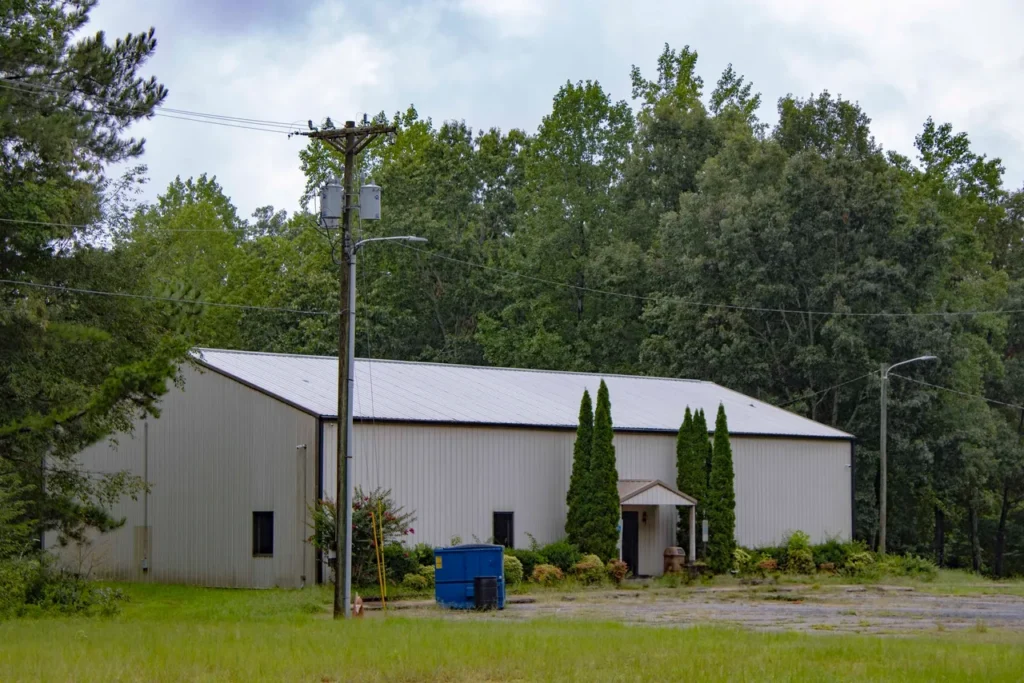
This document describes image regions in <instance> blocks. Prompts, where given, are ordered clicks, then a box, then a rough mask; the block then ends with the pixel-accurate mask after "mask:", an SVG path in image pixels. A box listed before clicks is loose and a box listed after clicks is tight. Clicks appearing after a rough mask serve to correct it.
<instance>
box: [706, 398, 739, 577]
mask: <svg viewBox="0 0 1024 683" xmlns="http://www.w3.org/2000/svg"><path fill="white" fill-rule="evenodd" d="M705 509H706V510H707V517H708V526H709V527H710V529H709V536H710V538H709V539H708V565H709V566H710V567H711V569H712V570H713V571H715V572H718V573H721V572H725V571H728V569H729V567H731V566H732V555H733V551H734V550H735V549H736V537H735V534H736V491H735V489H734V488H733V469H732V446H731V445H730V444H729V425H728V424H727V423H726V420H725V406H723V405H721V404H719V406H718V417H717V418H716V419H715V442H714V446H713V453H712V456H711V479H710V481H709V484H708V504H707V506H706V508H705Z"/></svg>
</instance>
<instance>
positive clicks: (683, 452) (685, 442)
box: [676, 406, 700, 548]
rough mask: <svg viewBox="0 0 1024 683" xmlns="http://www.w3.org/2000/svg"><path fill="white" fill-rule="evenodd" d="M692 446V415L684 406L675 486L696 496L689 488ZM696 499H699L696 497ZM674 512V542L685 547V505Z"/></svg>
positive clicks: (687, 536) (686, 523)
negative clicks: (675, 513)
mask: <svg viewBox="0 0 1024 683" xmlns="http://www.w3.org/2000/svg"><path fill="white" fill-rule="evenodd" d="M694 446H695V442H694V439H693V415H691V414H690V406H686V412H685V413H684V414H683V424H682V426H681V427H679V434H678V435H676V488H677V489H679V490H680V491H682V492H683V493H687V494H689V495H691V496H694V497H695V498H696V496H695V495H694V494H693V493H691V492H690V490H689V489H690V488H692V484H693V476H692V474H693V473H692V471H691V469H690V462H691V461H692V460H693V449H694ZM697 500H700V499H699V498H698V499H697ZM676 512H677V513H678V515H679V524H678V527H677V528H676V543H677V544H678V545H680V546H682V547H684V548H685V547H686V546H687V543H688V541H689V532H690V522H689V511H688V510H687V509H686V508H685V507H682V506H680V507H677V508H676Z"/></svg>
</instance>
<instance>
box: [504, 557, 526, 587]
mask: <svg viewBox="0 0 1024 683" xmlns="http://www.w3.org/2000/svg"><path fill="white" fill-rule="evenodd" d="M522 580H523V563H522V562H520V561H519V560H518V559H516V557H515V556H514V555H505V585H506V586H515V585H516V584H518V583H521V582H522Z"/></svg>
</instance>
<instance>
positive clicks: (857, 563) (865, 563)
mask: <svg viewBox="0 0 1024 683" xmlns="http://www.w3.org/2000/svg"><path fill="white" fill-rule="evenodd" d="M875 571H877V568H876V567H875V556H874V555H873V554H872V553H870V552H868V551H867V550H865V551H863V552H859V553H854V554H853V555H850V556H849V557H848V558H846V563H845V564H844V565H843V573H845V574H848V575H849V576H865V575H868V574H871V573H873V572H875Z"/></svg>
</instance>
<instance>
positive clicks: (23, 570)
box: [0, 559, 43, 619]
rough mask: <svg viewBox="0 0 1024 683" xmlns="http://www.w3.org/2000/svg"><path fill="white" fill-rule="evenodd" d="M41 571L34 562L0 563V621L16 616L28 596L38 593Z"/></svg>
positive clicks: (12, 561)
mask: <svg viewBox="0 0 1024 683" xmlns="http://www.w3.org/2000/svg"><path fill="white" fill-rule="evenodd" d="M42 571H43V567H42V565H41V564H40V563H39V562H38V561H36V560H15V559H12V560H3V561H0V619H2V618H4V617H9V616H14V615H16V614H18V613H19V612H20V611H21V609H22V607H23V606H24V605H25V604H26V603H27V602H29V599H30V596H31V595H32V594H33V593H38V592H39V590H40V588H41V586H40V583H41V580H42Z"/></svg>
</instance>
